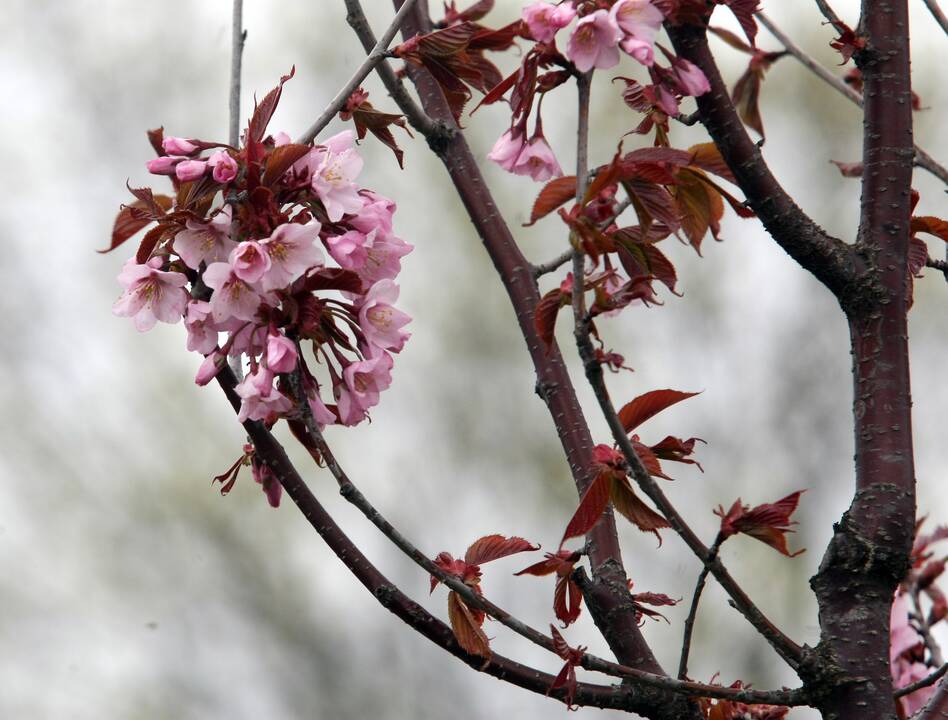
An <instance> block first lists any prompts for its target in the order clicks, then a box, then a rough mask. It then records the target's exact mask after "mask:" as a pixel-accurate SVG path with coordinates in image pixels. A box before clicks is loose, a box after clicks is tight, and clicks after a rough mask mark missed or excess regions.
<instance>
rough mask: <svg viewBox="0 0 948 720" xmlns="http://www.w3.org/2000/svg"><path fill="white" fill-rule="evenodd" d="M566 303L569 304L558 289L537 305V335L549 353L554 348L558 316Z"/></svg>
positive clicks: (541, 299)
mask: <svg viewBox="0 0 948 720" xmlns="http://www.w3.org/2000/svg"><path fill="white" fill-rule="evenodd" d="M566 302H568V299H567V298H566V297H565V296H564V295H563V292H562V291H561V290H560V289H559V288H556V289H554V290H550V291H549V292H548V293H546V294H545V295H544V296H543V297H542V298H540V302H538V303H537V307H536V309H535V310H534V311H533V324H534V326H535V327H536V329H537V334H538V335H539V336H540V339H541V340H542V341H543V344H544V345H545V346H546V350H547V352H549V351H550V348H551V347H552V346H553V333H554V330H555V329H556V316H557V314H559V312H560V308H561V307H563V305H564V304H565V303H566Z"/></svg>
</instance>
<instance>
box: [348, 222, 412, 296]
mask: <svg viewBox="0 0 948 720" xmlns="http://www.w3.org/2000/svg"><path fill="white" fill-rule="evenodd" d="M412 250H414V246H412V245H410V244H408V243H407V242H405V241H404V240H402V239H401V238H399V237H396V236H395V235H392V234H391V233H384V232H375V233H370V234H369V236H368V237H367V239H366V258H365V264H363V265H362V267H361V268H359V270H358V273H359V277H360V278H362V280H363V281H364V282H365V283H366V285H374V284H375V283H377V282H378V281H379V280H383V279H386V278H387V279H390V280H392V279H394V278H396V277H397V276H398V273H400V272H401V270H402V263H401V258H403V257H404V256H405V255H407V254H408V253H410V252H411V251H412Z"/></svg>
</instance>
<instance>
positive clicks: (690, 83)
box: [672, 58, 711, 97]
mask: <svg viewBox="0 0 948 720" xmlns="http://www.w3.org/2000/svg"><path fill="white" fill-rule="evenodd" d="M672 69H673V70H674V71H675V79H676V80H677V82H678V89H679V91H680V92H681V94H682V95H691V96H693V97H698V96H699V95H704V94H705V93H706V92H708V91H709V90H710V89H711V83H709V82H708V78H707V77H705V74H704V73H703V72H701V68H699V67H698V66H697V65H695V64H694V63H690V62H688V61H687V60H685V59H684V58H678V59H677V60H675V62H674V63H673V64H672Z"/></svg>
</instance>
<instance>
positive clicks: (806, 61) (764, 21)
mask: <svg viewBox="0 0 948 720" xmlns="http://www.w3.org/2000/svg"><path fill="white" fill-rule="evenodd" d="M754 17H756V18H757V19H758V20H759V21H760V24H761V25H763V26H764V27H765V28H767V30H769V31H770V34H771V35H773V36H774V37H775V38H777V40H778V41H780V44H781V45H783V46H784V48H785V49H786V50H787V52H789V53H790V54H791V55H793V57H795V58H796V59H797V60H798V61H800V62H801V63H802V64H803V65H804V66H805V67H806V68H808V69H809V70H810V71H811V72H813V74H814V75H816V76H817V77H819V78H820V79H821V80H822V81H823V82H825V83H826V84H827V85H829V86H830V87H831V88H833V89H834V90H836V91H837V92H838V93H840V94H842V95H844V96H845V97H846V98H847V99H849V100H850V101H851V102H853V103H855V104H856V105H858V106H859V107H862V94H861V93H858V92H856V91H855V90H853V88H851V87H850V86H849V85H847V84H846V83H845V82H843V81H842V79H841V78H838V77H837V76H836V75H834V74H833V73H831V72H830V71H829V70H827V69H826V68H825V67H823V66H822V65H820V63H818V62H817V61H816V60H815V59H814V58H812V57H810V55H808V54H807V53H806V52H805V51H804V50H803V49H802V48H801V47H800V46H799V45H797V44H796V43H795V42H793V40H791V39H790V37H788V36H787V35H786V33H784V32H783V31H782V30H781V29H780V28H779V27H777V26H776V25H775V24H774V23H773V21H772V20H771V19H770V18H768V17H767V16H766V15H765V14H764V13H762V12H758V13H756V14H755V16H754ZM915 164H916V165H918V167H920V168H922V169H924V170H927V171H928V172H930V173H931V174H932V175H934V176H935V177H937V178H938V179H939V180H941V181H942V182H943V183H945V184H948V169H946V168H945V167H944V166H943V165H940V164H939V163H938V161H936V160H935V158H933V157H932V156H931V155H929V154H928V153H927V152H925V150H924V149H923V148H921V147H919V146H918V145H915Z"/></svg>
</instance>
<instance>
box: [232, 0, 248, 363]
mask: <svg viewBox="0 0 948 720" xmlns="http://www.w3.org/2000/svg"><path fill="white" fill-rule="evenodd" d="M243 12H244V2H243V0H234V7H233V17H232V27H231V47H230V98H229V110H230V117H229V121H230V122H229V124H230V127H229V130H230V132H229V134H228V142H230V145H231V147H237V144H238V143H239V142H240V75H241V72H240V68H241V62H242V60H243V56H244V41H245V40H246V39H247V33H246V32H245V31H244V28H243ZM236 229H237V216H236V213H235V215H234V221H233V222H232V223H231V232H232V234H233V231H235V230H236ZM235 239H236V238H235ZM228 364H229V365H230V369H231V370H232V371H233V372H234V375H236V376H237V379H238V380H241V379H242V378H243V374H244V373H243V367H241V361H240V355H237V356H235V357H232V358H229V359H228Z"/></svg>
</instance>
